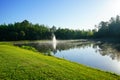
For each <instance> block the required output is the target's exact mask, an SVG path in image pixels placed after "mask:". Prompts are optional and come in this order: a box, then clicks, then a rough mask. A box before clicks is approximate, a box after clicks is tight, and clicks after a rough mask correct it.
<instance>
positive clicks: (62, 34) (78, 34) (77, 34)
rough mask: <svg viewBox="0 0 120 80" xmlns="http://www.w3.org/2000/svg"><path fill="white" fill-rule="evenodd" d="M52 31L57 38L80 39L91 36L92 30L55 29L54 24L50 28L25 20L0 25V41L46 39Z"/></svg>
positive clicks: (49, 37) (50, 36)
mask: <svg viewBox="0 0 120 80" xmlns="http://www.w3.org/2000/svg"><path fill="white" fill-rule="evenodd" d="M53 33H54V34H55V35H56V37H57V39H81V38H90V37H92V36H93V31H92V30H88V31H85V30H72V29H67V28H65V29H63V28H58V29H56V27H55V26H53V27H52V28H50V27H48V26H45V25H39V24H32V23H30V22H29V21H27V20H24V21H22V22H15V23H14V24H1V25H0V41H17V40H46V39H51V38H52V34H53Z"/></svg>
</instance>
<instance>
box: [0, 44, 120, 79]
mask: <svg viewBox="0 0 120 80" xmlns="http://www.w3.org/2000/svg"><path fill="white" fill-rule="evenodd" d="M1 79H3V80H26V79H27V80H120V76H118V75H116V74H112V73H109V72H103V71H100V70H97V69H93V68H90V67H86V66H84V65H81V64H77V63H73V62H70V61H67V60H63V59H58V58H55V57H52V56H45V55H42V54H39V53H37V52H32V51H29V50H25V49H21V48H19V47H14V46H12V45H3V44H1V45H0V80H1Z"/></svg>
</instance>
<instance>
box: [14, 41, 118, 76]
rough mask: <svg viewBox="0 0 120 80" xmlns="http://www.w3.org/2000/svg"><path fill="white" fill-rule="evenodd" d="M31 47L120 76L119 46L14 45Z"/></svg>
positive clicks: (87, 43)
mask: <svg viewBox="0 0 120 80" xmlns="http://www.w3.org/2000/svg"><path fill="white" fill-rule="evenodd" d="M15 45H18V46H22V45H26V46H32V47H35V48H36V49H37V50H38V51H40V52H43V53H45V54H46V55H47V54H51V55H53V56H56V57H59V58H64V59H67V60H70V61H73V62H77V63H80V64H84V65H87V66H91V67H94V68H98V69H101V70H105V71H110V72H114V73H117V74H120V44H108V43H102V42H94V41H85V40H67V41H57V44H54V45H53V44H52V41H43V42H42V41H37V42H29V43H24V42H22V43H21V42H20V43H15Z"/></svg>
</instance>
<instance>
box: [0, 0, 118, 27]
mask: <svg viewBox="0 0 120 80" xmlns="http://www.w3.org/2000/svg"><path fill="white" fill-rule="evenodd" d="M119 13H120V0H0V24H3V23H7V24H8V23H14V22H21V21H23V20H25V19H27V20H28V21H30V22H32V23H39V24H45V25H48V26H50V27H51V26H53V25H55V26H56V27H62V28H72V29H93V28H94V25H95V24H98V23H99V22H100V21H102V20H103V21H106V20H109V19H110V17H115V16H116V15H119Z"/></svg>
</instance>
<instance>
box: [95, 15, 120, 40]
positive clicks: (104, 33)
mask: <svg viewBox="0 0 120 80" xmlns="http://www.w3.org/2000/svg"><path fill="white" fill-rule="evenodd" d="M97 27H98V32H96V34H95V35H94V36H95V37H97V38H120V16H119V15H117V16H116V17H115V18H114V17H111V19H110V20H109V21H101V22H100V23H99V24H98V26H97Z"/></svg>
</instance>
